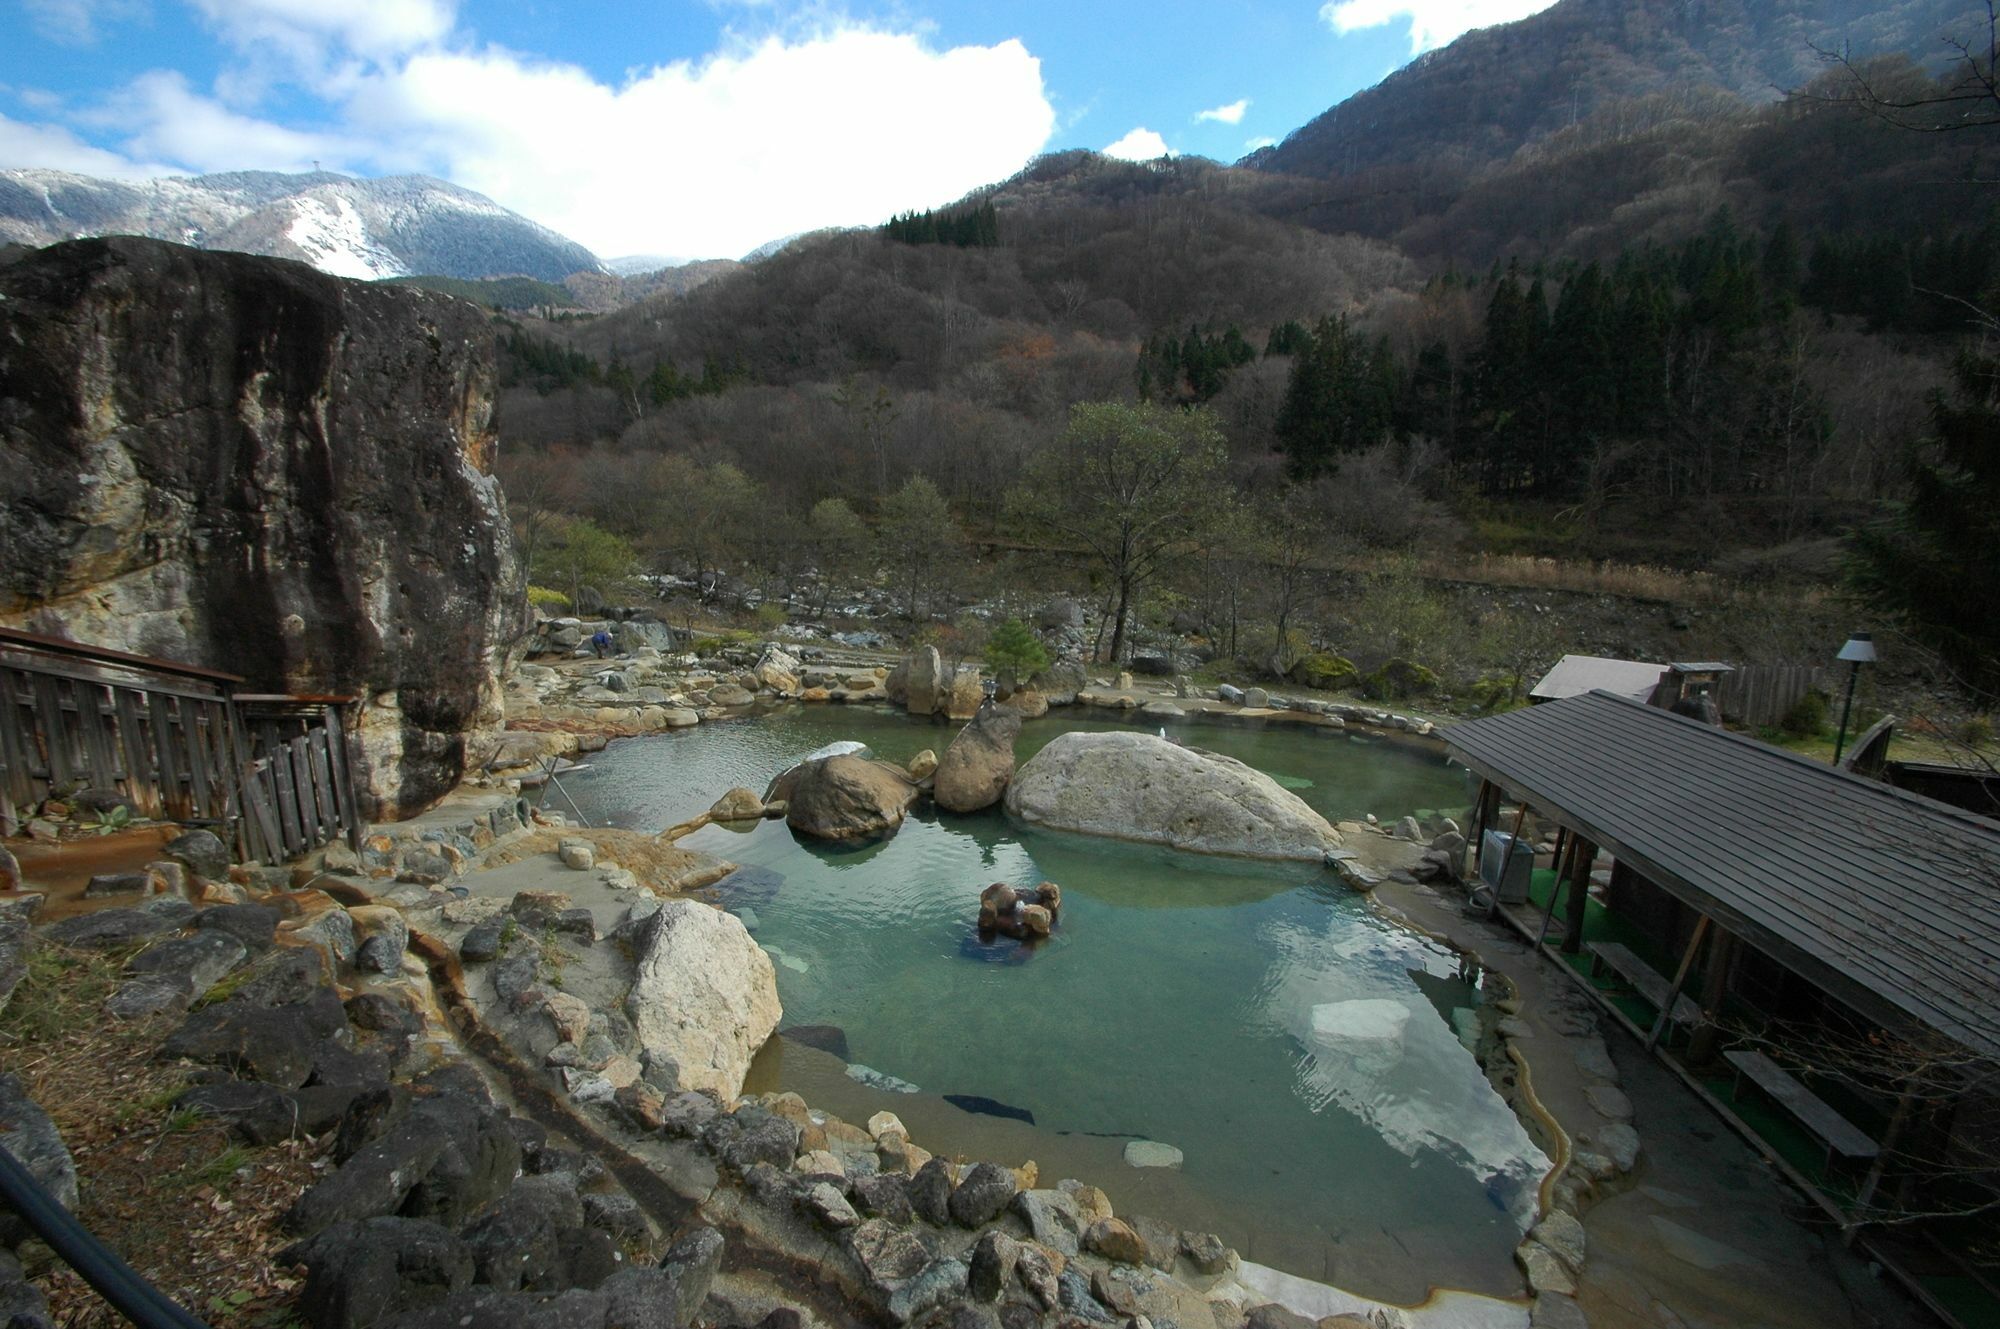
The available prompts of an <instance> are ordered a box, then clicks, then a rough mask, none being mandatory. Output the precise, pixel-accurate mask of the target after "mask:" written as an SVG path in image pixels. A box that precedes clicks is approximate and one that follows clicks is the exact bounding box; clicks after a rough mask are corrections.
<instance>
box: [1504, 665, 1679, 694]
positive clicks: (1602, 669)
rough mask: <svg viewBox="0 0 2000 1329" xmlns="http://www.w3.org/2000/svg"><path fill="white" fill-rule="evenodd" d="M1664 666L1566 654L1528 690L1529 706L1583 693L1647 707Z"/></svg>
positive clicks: (1662, 676) (1665, 672) (1664, 671)
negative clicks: (1615, 698) (1600, 693)
mask: <svg viewBox="0 0 2000 1329" xmlns="http://www.w3.org/2000/svg"><path fill="white" fill-rule="evenodd" d="M1666 675H1667V666H1666V665H1663V664H1647V663H1646V662H1644V661H1642V660H1614V659H1611V658H1609V657H1608V656H1602V655H1565V656H1564V657H1563V658H1562V659H1560V660H1558V661H1556V665H1555V668H1553V669H1551V670H1549V672H1548V673H1546V674H1544V675H1542V681H1541V682H1539V683H1537V684H1535V686H1534V687H1533V688H1531V689H1529V691H1528V700H1529V701H1530V702H1532V703H1539V702H1545V701H1561V700H1562V699H1563V698H1564V697H1581V696H1582V695H1583V694H1584V693H1586V692H1609V693H1611V694H1612V695H1613V696H1618V697H1625V698H1628V699H1630V700H1632V701H1637V702H1644V703H1647V704H1650V703H1651V702H1652V700H1653V693H1654V691H1655V690H1656V689H1657V688H1658V687H1659V686H1660V680H1661V679H1663V678H1665V677H1666Z"/></svg>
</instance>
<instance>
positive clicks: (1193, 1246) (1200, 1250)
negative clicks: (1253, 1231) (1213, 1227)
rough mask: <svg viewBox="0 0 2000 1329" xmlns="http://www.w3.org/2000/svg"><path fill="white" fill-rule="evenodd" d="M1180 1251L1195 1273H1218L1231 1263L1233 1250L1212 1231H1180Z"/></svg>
mask: <svg viewBox="0 0 2000 1329" xmlns="http://www.w3.org/2000/svg"><path fill="white" fill-rule="evenodd" d="M1181 1251H1182V1253H1183V1254H1185V1255H1186V1256H1187V1258H1188V1263H1189V1264H1191V1265H1193V1266H1194V1267H1195V1271H1196V1272H1197V1273H1202V1274H1219V1273H1222V1272H1223V1271H1224V1270H1226V1269H1228V1268H1229V1266H1230V1265H1231V1264H1232V1263H1233V1260H1232V1259H1231V1256H1232V1255H1233V1254H1234V1252H1232V1251H1231V1250H1230V1249H1229V1247H1227V1246H1225V1245H1224V1244H1223V1242H1222V1238H1221V1237H1218V1236H1216V1235H1215V1234H1214V1233H1213V1232H1183V1233H1181Z"/></svg>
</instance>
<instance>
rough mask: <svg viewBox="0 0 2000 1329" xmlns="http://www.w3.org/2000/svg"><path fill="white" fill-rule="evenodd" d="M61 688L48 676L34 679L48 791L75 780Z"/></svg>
mask: <svg viewBox="0 0 2000 1329" xmlns="http://www.w3.org/2000/svg"><path fill="white" fill-rule="evenodd" d="M60 687H61V684H60V682H59V681H58V680H56V679H54V678H51V677H49V676H48V675H46V674H44V675H40V676H38V677H37V678H36V679H35V710H36V712H37V713H38V714H39V715H40V716H41V717H42V759H43V761H44V762H45V763H46V765H47V769H48V773H49V787H50V788H51V789H53V788H54V787H56V786H57V785H66V784H69V783H70V782H71V781H72V780H74V779H75V778H76V760H75V758H74V757H73V756H72V754H71V752H70V746H69V723H68V721H67V720H65V719H64V718H63V703H62V694H61V692H60V691H59V689H60Z"/></svg>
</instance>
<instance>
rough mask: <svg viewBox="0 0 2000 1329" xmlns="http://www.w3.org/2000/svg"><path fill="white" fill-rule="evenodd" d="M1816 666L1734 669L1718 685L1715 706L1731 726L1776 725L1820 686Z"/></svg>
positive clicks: (1764, 666) (1768, 666)
mask: <svg viewBox="0 0 2000 1329" xmlns="http://www.w3.org/2000/svg"><path fill="white" fill-rule="evenodd" d="M1820 677H1821V671H1820V668H1819V666H1817V665H1747V666H1745V667H1743V668H1741V669H1732V670H1730V671H1729V672H1728V673H1726V674H1724V675H1723V676H1722V680H1721V682H1719V683H1717V684H1716V688H1715V704H1716V705H1717V706H1720V707H1721V708H1722V718H1723V719H1725V720H1727V721H1729V722H1730V723H1731V724H1741V725H1748V726H1750V727H1751V728H1761V727H1763V726H1765V725H1775V724H1777V723H1778V722H1779V721H1780V720H1782V719H1784V718H1785V716H1786V715H1787V714H1788V713H1789V712H1790V711H1791V709H1792V707H1794V706H1796V705H1798V704H1799V699H1800V698H1801V697H1803V696H1805V695H1806V693H1807V692H1809V691H1811V690H1812V689H1813V688H1816V687H1818V686H1819V684H1820Z"/></svg>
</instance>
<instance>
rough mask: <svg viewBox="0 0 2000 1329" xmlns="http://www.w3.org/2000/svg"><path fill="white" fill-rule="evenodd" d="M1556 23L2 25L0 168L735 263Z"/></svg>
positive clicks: (1096, 12)
mask: <svg viewBox="0 0 2000 1329" xmlns="http://www.w3.org/2000/svg"><path fill="white" fill-rule="evenodd" d="M1545 3H1547V0H1325V2H1322V0H1228V2H1226V3H1196V2H1194V0H1154V3H1149V4H1134V3H1124V2H1123V0H1005V2H1003V0H904V2H902V3H869V2H868V0H855V2H854V3H844V4H843V3H838V0H808V2H804V3H801V2H798V0H651V2H645V3H610V2H609V0H582V2H576V3H558V2H557V0H11V3H8V4H7V5H5V6H0V169H5V168H12V167H57V168H62V169H69V170H76V171H82V172H85V173H89V174H99V175H115V176H120V177H126V178H141V177H146V176H153V175H160V174H174V173H198V172H204V171H218V170H231V169H246V168H256V169H266V170H301V169H307V168H309V167H310V166H311V164H312V163H313V162H315V161H318V162H319V163H321V164H322V165H323V166H324V167H325V168H327V169H331V170H340V171H345V172H348V173H351V174H358V175H384V174H392V173H398V172H405V171H421V172H424V173H427V174H431V175H437V176H441V177H443V178H446V179H450V180H453V181H455V182H457V183H459V184H462V185H464V186H466V187H468V188H471V189H475V190H478V191H480V192H481V193H485V194H487V195H490V196H491V197H493V198H494V199H495V200H496V201H498V202H500V203H502V204H503V205H505V206H507V207H510V208H513V209H515V210H516V211H519V212H522V213H525V214H527V215H528V216H530V217H533V218H534V219H535V220H537V221H540V222H543V223H544V224H546V225H549V226H552V227H554V228H555V229H557V230H559V231H562V232H563V233H565V234H567V235H570V236H572V237H574V238H575V239H577V240H580V241H582V242H583V243H584V244H586V245H589V246H590V247H591V248H593V249H595V250H597V251H598V252H599V253H600V254H603V255H605V256H607V257H615V256H618V255H622V254H628V253H648V254H664V255H672V256H675V257H709V256H735V255H738V254H741V253H743V252H745V251H747V250H749V249H751V248H753V247H755V246H756V245H758V244H761V243H763V242H765V241H768V240H771V239H775V238H778V237H780V236H784V235H788V234H792V233H795V232H798V231H803V230H810V229H814V228H817V227H820V226H837V225H859V224H867V223H871V222H875V221H879V220H881V219H882V218H884V217H886V216H888V215H889V214H891V213H893V212H896V211H900V210H902V209H905V208H912V207H916V208H921V207H927V206H933V205H937V204H941V203H945V202H949V201H950V200H952V199H954V198H956V197H958V196H960V195H961V194H963V193H965V192H966V191H967V190H969V189H972V188H974V187H976V186H978V185H980V184H984V183H988V182H990V181H993V180H997V179H1001V178H1003V177H1005V176H1007V175H1009V174H1011V173H1013V172H1014V171H1015V170H1018V169H1019V168H1020V167H1021V165H1023V164H1024V163H1025V162H1026V161H1027V160H1028V159H1029V158H1030V157H1031V156H1033V155H1034V154H1035V153H1037V152H1044V151H1052V150H1058V149H1063V148H1079V147H1080V148H1092V149H1097V150H1100V151H1103V150H1107V149H1109V150H1111V151H1112V152H1113V153H1114V154H1115V155H1121V156H1130V157H1138V158H1145V157H1151V156H1157V155H1159V153H1160V152H1161V151H1163V150H1164V151H1168V152H1174V153H1195V154H1200V155H1203V156H1208V157H1214V158H1217V159H1220V160H1223V161H1233V160H1235V159H1236V158H1238V157H1240V156H1242V155H1243V154H1244V153H1245V152H1246V151H1248V150H1249V149H1250V148H1252V147H1253V146H1255V145H1257V144H1258V143H1260V142H1263V141H1268V140H1275V139H1278V138H1282V137H1283V136H1284V135H1285V134H1286V133H1288V132H1289V131H1291V130H1292V129H1295V128H1297V127H1298V126H1299V125H1301V124H1304V123H1305V122H1306V121H1307V120H1309V119H1311V118H1312V117H1313V116H1315V115H1317V114H1319V113H1320V112H1321V111H1324V110H1325V109H1326V108H1327V107H1329V106H1331V105H1333V104H1334V103H1335V102H1337V101H1339V100H1340V99H1341V98H1343V97H1345V96H1347V95H1348V94H1350V93H1352V92H1354V91H1356V90H1357V89H1360V88H1363V87H1367V86H1369V85H1370V84H1373V83H1375V82H1377V81H1379V80H1380V79H1381V78H1382V77H1383V75H1385V74H1386V73H1388V72H1389V71H1390V70H1391V69H1393V68H1395V67H1397V66H1398V65H1400V64H1402V63H1403V62H1405V61H1407V60H1408V59H1409V58H1410V57H1411V56H1412V55H1413V54H1415V53H1417V52H1418V51H1420V50H1422V49H1427V48H1429V47H1432V46H1437V45H1442V44H1443V43H1445V42H1448V41H1449V40H1450V39H1451V38H1452V37H1454V36H1456V35H1457V34H1458V33H1459V32H1462V31H1464V30H1466V29H1467V28H1469V27H1476V26H1481V25H1483V24H1487V23H1493V22H1501V21H1505V20H1507V19H1511V18H1518V17H1521V16H1522V15H1524V14H1526V13H1529V12H1533V11H1534V10H1535V9H1537V8H1540V7H1542V5H1543V4H1545Z"/></svg>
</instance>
